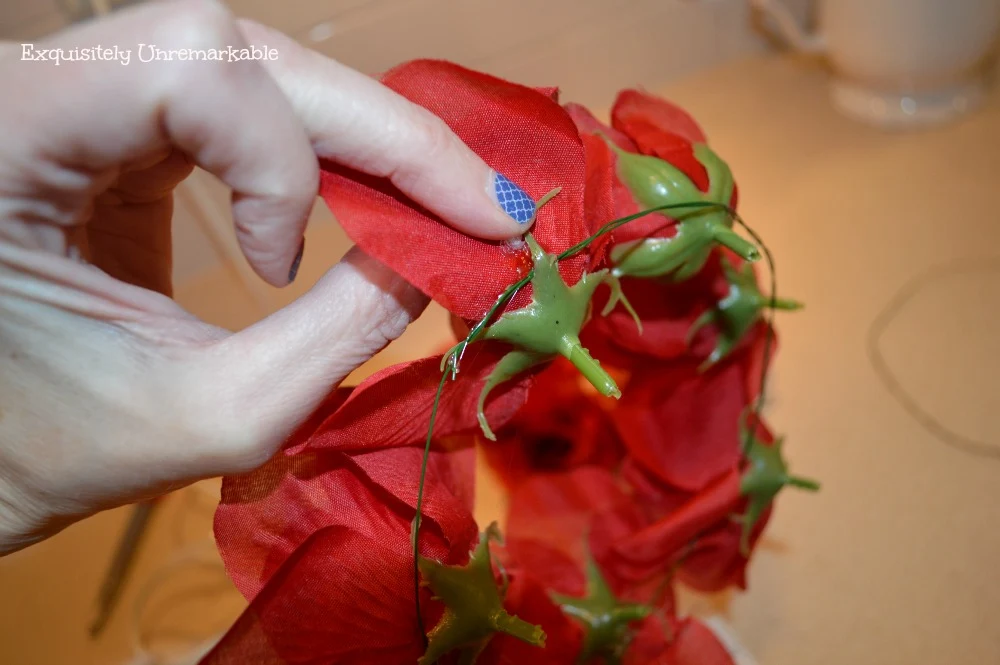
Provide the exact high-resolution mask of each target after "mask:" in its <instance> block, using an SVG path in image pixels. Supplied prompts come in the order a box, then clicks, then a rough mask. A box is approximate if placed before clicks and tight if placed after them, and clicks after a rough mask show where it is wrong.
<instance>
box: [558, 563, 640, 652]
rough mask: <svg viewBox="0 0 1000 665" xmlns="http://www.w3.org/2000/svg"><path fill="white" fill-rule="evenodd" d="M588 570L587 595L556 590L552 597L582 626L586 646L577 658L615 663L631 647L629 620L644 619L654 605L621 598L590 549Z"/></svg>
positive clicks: (584, 645) (630, 621)
mask: <svg viewBox="0 0 1000 665" xmlns="http://www.w3.org/2000/svg"><path fill="white" fill-rule="evenodd" d="M586 574H587V595H586V596H584V597H583V598H575V597H573V596H566V595H563V594H555V593H553V594H551V596H552V600H553V601H555V603H556V604H557V605H559V607H560V608H561V609H562V611H563V612H564V613H566V614H567V615H569V616H571V617H573V618H574V619H575V620H576V621H578V622H579V623H580V624H581V625H582V626H583V647H582V649H581V651H580V656H579V658H578V659H577V662H578V663H581V664H583V663H587V662H589V661H590V660H591V659H592V658H594V657H601V658H603V659H604V662H605V663H606V664H607V665H615V664H616V663H619V662H620V661H621V658H622V656H624V655H625V651H626V649H628V645H629V641H630V640H631V630H630V628H629V624H631V623H632V622H634V621H639V620H641V619H645V618H646V617H647V616H649V614H650V613H651V612H652V608H651V607H648V606H646V605H637V604H631V603H620V602H618V599H616V598H615V597H614V594H612V593H611V589H610V588H609V587H608V583H607V582H606V581H605V579H604V576H603V575H602V574H601V571H600V569H599V568H598V567H597V563H596V562H595V561H594V560H593V557H591V556H590V555H589V553H588V555H587V566H586Z"/></svg>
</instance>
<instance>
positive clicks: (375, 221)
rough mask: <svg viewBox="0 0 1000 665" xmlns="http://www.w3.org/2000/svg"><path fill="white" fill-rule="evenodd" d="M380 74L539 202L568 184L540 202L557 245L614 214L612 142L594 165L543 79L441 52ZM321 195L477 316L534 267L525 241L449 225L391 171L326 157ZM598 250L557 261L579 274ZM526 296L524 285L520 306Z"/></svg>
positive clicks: (540, 221) (422, 279)
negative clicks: (530, 84) (470, 64)
mask: <svg viewBox="0 0 1000 665" xmlns="http://www.w3.org/2000/svg"><path fill="white" fill-rule="evenodd" d="M381 81H382V83H384V84H385V85H386V86H388V87H389V88H391V89H393V90H395V91H396V92H398V93H400V94H401V95H403V96H404V97H406V98H407V99H409V100H410V101H413V102H415V103H417V104H419V105H420V106H423V107H424V108H426V109H428V110H429V111H431V112H432V113H434V114H435V115H437V116H438V117H440V118H441V119H442V120H444V122H445V123H446V124H447V125H448V126H449V127H450V128H451V129H452V130H453V131H454V132H455V133H456V134H457V135H458V136H459V137H460V138H461V139H462V140H463V141H464V142H465V143H466V144H468V145H469V147H471V148H472V149H473V150H474V151H475V152H476V153H477V154H478V155H479V156H480V157H482V158H483V160H484V161H485V162H486V163H487V164H489V165H490V166H491V167H493V168H494V169H495V170H496V171H497V172H499V173H502V174H503V175H505V176H506V177H507V178H509V179H511V180H512V181H514V182H515V183H516V184H517V185H519V186H520V187H521V188H522V189H524V190H525V191H526V192H527V193H528V194H529V195H530V196H531V197H532V198H533V199H535V200H536V201H537V200H538V199H539V198H540V197H542V196H543V195H544V194H546V193H548V192H549V191H550V190H552V189H555V188H557V187H560V188H562V189H561V191H560V193H559V195H558V196H556V197H555V198H554V199H552V200H551V201H550V202H549V203H547V204H546V205H545V206H544V207H543V208H542V209H541V210H540V211H539V213H538V217H537V220H536V222H535V224H534V227H533V229H532V233H533V235H534V237H535V239H536V240H537V241H538V243H539V244H540V245H541V246H542V247H543V248H544V249H545V250H546V251H548V252H549V253H558V252H561V251H563V250H565V249H568V248H569V247H571V246H573V245H575V244H576V243H578V242H580V241H581V240H583V239H584V238H586V237H587V236H589V235H591V233H592V231H593V230H594V229H596V228H597V227H598V226H600V225H601V224H603V223H605V222H607V221H609V220H610V219H611V218H612V213H613V210H612V204H611V193H610V187H611V182H612V176H611V173H610V168H611V162H610V158H608V157H606V156H605V157H601V156H600V155H598V154H597V153H598V152H600V151H602V150H605V149H604V148H602V147H601V146H598V145H597V144H596V142H595V143H588V147H587V148H586V154H590V155H591V156H592V160H591V168H590V171H589V172H588V171H587V169H586V167H585V148H584V144H583V141H582V140H581V138H580V135H579V133H578V132H577V130H576V127H575V126H574V124H573V121H572V120H571V119H570V117H569V115H568V114H567V113H566V112H565V111H564V110H563V109H562V108H561V107H560V106H559V104H558V103H557V102H556V101H555V100H554V98H553V97H554V93H553V91H552V90H551V89H547V90H542V91H539V90H534V89H531V88H527V87H524V86H521V85H517V84H514V83H509V82H507V81H503V80H501V79H498V78H494V77H492V76H489V75H487V74H482V73H479V72H474V71H471V70H468V69H464V68H463V67H460V66H458V65H455V64H452V63H448V62H441V61H434V60H418V61H413V62H409V63H406V64H403V65H400V66H398V67H396V68H394V69H392V70H390V71H389V72H387V73H386V74H384V75H383V76H382V77H381ZM602 160H603V162H602ZM601 163H603V164H604V165H605V167H606V169H607V171H606V172H605V173H603V174H602V173H601V172H600V167H599V164H601ZM484 186H485V183H484ZM320 194H321V196H322V197H323V198H324V200H325V201H326V203H327V205H328V206H329V207H330V209H331V211H332V212H333V213H334V215H335V216H336V218H337V220H338V222H339V223H340V224H341V226H343V227H344V229H345V231H347V234H348V235H349V236H350V237H351V239H352V240H354V241H355V242H356V243H357V244H358V245H360V246H361V248H362V249H364V250H365V251H366V252H368V253H369V254H371V255H372V256H374V257H375V258H377V259H379V260H380V261H382V262H383V263H385V264H386V265H388V266H389V267H391V268H392V269H393V270H395V271H396V272H398V273H399V274H400V275H402V276H403V277H405V278H406V279H407V280H408V281H409V282H410V283H412V284H413V285H415V286H416V287H418V288H419V289H421V290H422V291H424V293H426V294H427V295H429V296H430V297H431V298H433V299H434V300H436V301H438V302H439V303H441V304H442V305H443V306H444V307H446V308H447V309H448V310H450V311H451V312H453V313H455V314H457V315H459V316H461V317H462V318H464V319H469V320H478V319H480V318H481V317H482V316H483V315H484V314H485V313H486V311H487V310H488V309H489V308H490V307H491V306H492V305H493V304H494V303H495V302H496V300H497V297H498V296H499V295H500V293H502V292H503V290H504V289H505V288H507V287H508V286H509V285H510V284H512V283H514V282H516V281H517V280H518V279H520V278H521V277H522V276H523V275H524V274H525V272H526V271H527V269H529V268H530V261H529V260H528V257H527V252H526V250H524V249H518V250H513V249H510V247H509V246H506V245H505V244H503V243H497V242H488V241H484V240H478V239H475V238H471V237H469V236H466V235H465V234H463V233H460V232H458V231H455V230H454V229H451V228H449V227H448V226H446V225H445V224H443V223H442V222H441V221H440V220H438V219H436V218H435V217H434V216H433V215H431V214H430V213H429V212H428V211H426V210H425V209H423V208H421V207H420V206H418V205H416V204H415V203H413V202H412V201H410V200H408V199H407V198H405V197H404V196H403V195H402V194H401V193H400V192H399V191H398V190H397V189H396V188H395V187H393V186H392V185H391V184H390V183H389V181H388V180H385V179H379V178H372V177H368V176H365V175H363V174H360V173H357V172H354V171H350V170H346V169H343V168H340V167H337V166H335V165H332V164H325V165H324V172H323V176H322V182H321V186H320ZM598 249H599V247H595V248H594V250H595V252H596V251H597V250H598ZM600 258H601V257H600V256H599V253H583V254H580V255H578V256H576V257H574V258H572V259H569V260H566V261H563V262H562V264H561V265H560V272H561V274H562V275H563V278H564V279H565V280H566V282H567V284H570V285H572V284H574V283H576V281H578V280H579V278H580V276H581V275H582V273H583V272H584V271H585V270H588V269H591V268H592V267H593V266H594V265H595V264H596V263H597V262H598V261H599V260H600ZM470 267H473V268H474V269H472V270H470ZM527 298H528V294H527V293H522V294H520V295H519V296H518V298H517V299H516V300H515V301H514V302H512V304H511V307H512V308H517V307H519V306H521V305H523V304H525V303H527Z"/></svg>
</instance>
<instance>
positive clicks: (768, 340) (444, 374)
mask: <svg viewBox="0 0 1000 665" xmlns="http://www.w3.org/2000/svg"><path fill="white" fill-rule="evenodd" d="M678 208H715V209H720V210H724V211H725V212H726V213H727V214H728V215H729V217H730V218H732V219H733V221H735V222H736V223H737V224H739V225H740V227H741V228H743V229H744V230H746V232H747V233H748V234H749V235H750V237H751V238H753V240H754V242H756V243H757V244H758V245H759V246H760V248H761V250H762V251H763V252H764V257H765V259H766V260H767V266H768V270H769V271H770V273H771V298H770V303H769V304H770V307H769V308H768V309H769V310H770V311H769V312H768V315H767V336H766V337H765V340H764V352H763V361H764V369H763V370H762V371H761V375H760V390H759V394H758V397H757V408H756V409H755V410H754V411H755V415H756V417H757V419H758V420H759V419H760V410H761V408H762V407H763V404H764V392H765V389H766V387H767V377H768V373H769V372H768V363H769V361H770V358H771V348H772V345H773V341H774V304H775V303H776V302H777V278H776V277H775V271H774V257H773V256H772V254H771V250H770V249H768V247H767V245H765V244H764V242H763V240H761V237H760V236H759V235H758V234H757V233H756V232H755V231H754V230H753V229H752V228H750V226H749V225H748V224H747V223H746V222H744V221H743V219H742V218H741V217H740V216H739V215H738V214H737V213H736V211H735V210H733V209H732V208H731V207H729V206H727V205H725V204H722V203H712V202H709V201H691V202H690V203H668V204H666V205H662V206H656V207H655V208H649V209H647V210H642V211H640V212H637V213H634V214H632V215H627V216H625V217H620V218H618V219H614V220H611V221H610V222H608V223H606V224H605V225H604V226H602V227H601V228H600V229H598V230H597V231H596V232H595V233H594V234H593V235H591V236H590V237H588V238H585V239H583V240H581V241H580V242H578V243H577V244H575V245H573V246H572V247H570V248H569V249H567V250H564V251H563V252H561V253H560V254H558V255H557V256H556V259H557V260H559V261H562V260H564V259H568V258H570V257H572V256H575V255H576V254H579V253H580V252H582V251H583V250H584V249H586V248H587V247H588V246H590V244H591V243H593V242H594V241H595V240H597V239H598V238H600V237H601V236H603V235H605V234H607V233H610V232H611V231H614V230H615V229H617V228H618V227H620V226H623V225H625V224H627V223H629V222H631V221H634V220H636V219H639V218H640V217H645V216H646V215H650V214H652V213H655V212H661V211H665V210H675V209H678ZM534 275H535V269H534V268H532V269H531V270H529V271H528V273H527V274H526V275H525V276H524V277H522V278H521V279H519V280H518V281H516V282H514V283H513V284H511V285H510V286H508V287H507V288H506V289H504V290H503V293H501V294H500V297H498V298H497V301H496V302H495V303H494V304H493V306H492V307H490V308H489V310H487V312H486V314H485V315H484V316H483V318H482V319H480V320H479V321H478V322H477V323H476V325H474V326H473V327H472V328H471V329H470V330H469V334H468V335H466V337H465V339H464V340H462V341H461V342H459V344H458V346H456V347H455V349H454V350H453V352H452V353H451V355H450V356H448V355H446V356H445V358H444V359H443V362H442V364H441V381H440V383H438V388H437V393H436V394H435V395H434V404H433V406H432V407H431V416H430V423H429V424H428V426H427V439H426V441H425V442H424V456H423V460H422V462H421V465H420V482H419V484H418V486H417V506H416V515H414V517H413V533H412V534H411V540H412V541H413V591H414V598H415V600H416V608H417V626H418V627H419V629H420V634H421V635H422V636H423V639H424V647H425V648H426V646H427V644H428V638H427V631H426V628H425V626H424V619H423V617H422V616H421V614H420V565H419V555H420V549H419V545H420V542H419V540H420V523H421V517H422V515H421V510H422V508H423V501H424V484H425V481H426V478H427V461H428V458H429V457H430V452H431V441H432V439H433V435H434V421H435V419H436V418H437V412H438V408H439V406H440V404H441V393H442V392H444V385H445V383H446V382H447V380H448V376H449V374H450V375H451V378H452V380H455V379H457V378H458V366H459V363H460V362H461V360H462V357H463V356H464V355H465V350H466V349H467V348H469V344H472V343H473V342H474V341H476V339H477V338H478V337H479V336H480V335H481V334H482V333H483V331H484V330H485V329H486V327H487V326H488V325H489V322H490V321H491V320H492V319H493V317H494V316H496V314H497V312H498V311H500V309H502V308H503V307H505V306H506V305H507V303H509V302H510V301H511V299H513V298H514V296H515V295H516V294H517V292H518V291H520V290H521V289H522V288H524V287H525V286H527V285H528V283H530V282H531V279H532V277H534ZM752 443H753V433H752V430H748V432H747V435H746V439H745V440H744V442H743V450H742V454H743V456H744V457H746V454H747V452H748V451H749V449H750V445H751V444H752Z"/></svg>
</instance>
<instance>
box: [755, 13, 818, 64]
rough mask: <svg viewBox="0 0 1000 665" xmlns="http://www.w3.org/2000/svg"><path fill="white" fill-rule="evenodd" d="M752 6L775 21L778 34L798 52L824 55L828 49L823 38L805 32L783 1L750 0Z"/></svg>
mask: <svg viewBox="0 0 1000 665" xmlns="http://www.w3.org/2000/svg"><path fill="white" fill-rule="evenodd" d="M750 5H751V6H752V7H753V8H754V9H756V10H757V11H759V12H760V13H761V14H763V15H764V16H767V17H769V18H770V19H771V20H772V21H774V24H775V25H776V26H777V28H778V34H779V35H780V36H781V37H782V38H783V39H784V40H785V41H787V42H788V43H789V44H790V45H791V47H792V48H794V49H795V50H796V51H800V52H802V53H822V52H823V51H824V50H825V49H826V45H825V44H824V43H823V37H822V36H821V35H817V34H810V33H808V32H806V31H805V30H803V29H802V26H800V25H799V23H798V21H796V20H795V17H794V16H793V15H792V13H791V12H790V11H788V7H786V6H785V5H784V4H782V2H781V0H750Z"/></svg>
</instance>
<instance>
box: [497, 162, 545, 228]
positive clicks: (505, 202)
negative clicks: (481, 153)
mask: <svg viewBox="0 0 1000 665" xmlns="http://www.w3.org/2000/svg"><path fill="white" fill-rule="evenodd" d="M493 190H494V192H496V197H497V202H498V203H499V204H500V207H501V208H502V209H503V211H504V212H505V213H507V214H508V215H510V216H511V217H512V218H513V219H514V221H515V222H517V223H518V224H526V223H527V222H530V221H531V218H532V217H534V216H535V202H534V201H532V200H531V197H530V196H528V195H527V194H526V193H525V191H524V190H523V189H521V188H520V187H518V186H517V185H515V184H514V183H513V182H511V181H510V180H509V179H508V178H506V177H504V176H503V175H501V174H499V173H497V174H496V177H495V178H494V179H493Z"/></svg>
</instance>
